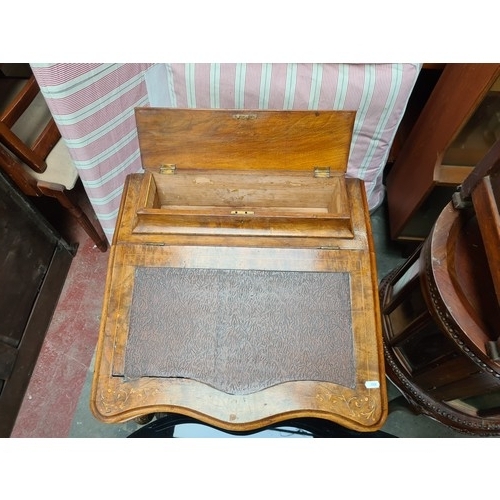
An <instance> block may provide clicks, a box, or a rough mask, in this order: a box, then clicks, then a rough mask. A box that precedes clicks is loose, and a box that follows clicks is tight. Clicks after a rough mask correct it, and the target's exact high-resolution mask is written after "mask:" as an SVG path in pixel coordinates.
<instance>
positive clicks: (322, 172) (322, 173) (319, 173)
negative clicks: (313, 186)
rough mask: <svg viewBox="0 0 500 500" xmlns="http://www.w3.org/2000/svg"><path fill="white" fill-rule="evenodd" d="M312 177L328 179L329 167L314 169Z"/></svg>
mask: <svg viewBox="0 0 500 500" xmlns="http://www.w3.org/2000/svg"><path fill="white" fill-rule="evenodd" d="M314 177H330V167H314Z"/></svg>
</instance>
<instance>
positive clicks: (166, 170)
mask: <svg viewBox="0 0 500 500" xmlns="http://www.w3.org/2000/svg"><path fill="white" fill-rule="evenodd" d="M175 168H176V165H175V164H174V163H167V164H166V165H160V174H167V175H168V174H174V173H175Z"/></svg>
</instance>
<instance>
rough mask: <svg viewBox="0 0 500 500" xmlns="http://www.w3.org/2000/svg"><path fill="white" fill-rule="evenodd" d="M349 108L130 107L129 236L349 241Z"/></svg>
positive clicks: (350, 129) (352, 116)
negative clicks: (135, 151)
mask: <svg viewBox="0 0 500 500" xmlns="http://www.w3.org/2000/svg"><path fill="white" fill-rule="evenodd" d="M354 116H355V113H354V112H344V111H262V110H241V111H235V110H225V109H223V110H222V109H217V110H205V109H169V108H137V109H136V120H137V129H138V136H139V145H140V151H141V157H142V165H143V167H144V169H145V170H146V173H145V174H144V177H143V181H142V184H141V191H140V195H139V197H138V204H137V211H136V218H135V219H134V220H135V226H134V229H133V232H134V233H136V234H164V235H172V234H184V235H185V234H189V235H209V234H210V235H218V236H221V237H222V236H236V235H239V236H266V237H267V236H273V237H321V238H324V237H330V238H331V237H333V236H336V237H342V238H352V237H353V233H352V224H351V214H350V205H349V201H348V196H347V190H346V185H345V183H346V180H345V171H346V168H347V160H348V157H349V149H350V144H351V133H352V127H353V123H354Z"/></svg>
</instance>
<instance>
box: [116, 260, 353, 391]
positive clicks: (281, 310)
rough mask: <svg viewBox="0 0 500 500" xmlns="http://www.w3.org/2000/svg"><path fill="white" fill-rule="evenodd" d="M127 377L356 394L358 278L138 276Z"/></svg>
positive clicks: (229, 273)
mask: <svg viewBox="0 0 500 500" xmlns="http://www.w3.org/2000/svg"><path fill="white" fill-rule="evenodd" d="M129 324H130V330H129V337H128V342H127V348H126V355H125V376H126V377H129V378H137V377H145V376H151V377H176V378H179V377H183V378H190V379H194V380H198V381H200V382H204V383H206V384H208V385H211V386H213V387H215V388H216V389H219V390H221V391H224V392H227V393H230V394H249V393H252V392H257V391H259V390H262V389H265V388H266V387H270V386H273V385H276V384H279V383H283V382H287V381H299V380H314V381H326V382H333V383H336V384H339V385H342V386H345V387H354V384H355V363H354V361H355V360H354V347H353V336H352V315H351V301H350V282H349V273H325V272H290V271H258V270H220V269H182V268H150V267H139V268H137V269H136V275H135V283H134V291H133V298H132V306H131V313H130V323H129Z"/></svg>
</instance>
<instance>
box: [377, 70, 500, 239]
mask: <svg viewBox="0 0 500 500" xmlns="http://www.w3.org/2000/svg"><path fill="white" fill-rule="evenodd" d="M499 136H500V64H447V65H446V66H445V68H444V69H443V71H442V74H441V76H440V78H439V80H438V81H437V83H436V85H435V87H434V89H433V91H432V93H431V95H430V96H429V99H428V100H427V102H426V104H425V106H424V108H423V110H422V112H421V113H420V115H419V117H418V119H417V121H416V123H415V125H414V127H413V128H412V130H411V132H410V133H409V135H408V137H407V139H406V140H405V142H404V144H403V145H402V146H401V149H400V151H399V152H398V155H397V158H396V160H395V162H394V164H393V166H392V168H391V169H390V171H389V172H388V174H387V179H386V187H387V201H388V209H389V222H390V232H391V237H392V239H394V240H423V239H425V237H426V236H427V235H428V234H429V232H430V230H431V228H432V225H433V224H434V223H435V221H436V219H437V217H438V215H439V213H440V212H441V210H442V209H443V208H444V207H445V205H446V204H447V203H448V202H449V201H450V200H451V197H452V194H453V192H454V191H456V188H457V186H459V185H460V184H461V183H462V182H463V181H464V179H465V178H466V177H467V175H468V174H469V173H470V172H471V170H472V168H473V167H474V166H475V165H476V163H477V162H478V161H479V160H480V159H481V158H482V157H483V156H484V154H485V153H486V152H487V151H488V149H489V148H490V147H491V146H492V145H493V143H494V142H495V140H496V139H497V138H498V137H499Z"/></svg>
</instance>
